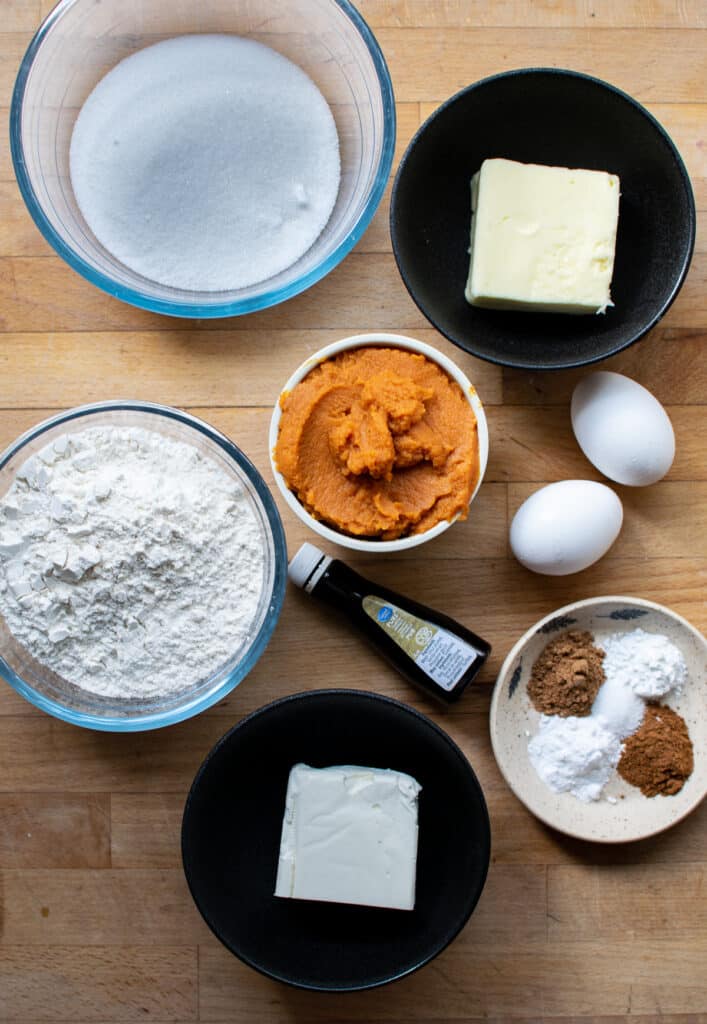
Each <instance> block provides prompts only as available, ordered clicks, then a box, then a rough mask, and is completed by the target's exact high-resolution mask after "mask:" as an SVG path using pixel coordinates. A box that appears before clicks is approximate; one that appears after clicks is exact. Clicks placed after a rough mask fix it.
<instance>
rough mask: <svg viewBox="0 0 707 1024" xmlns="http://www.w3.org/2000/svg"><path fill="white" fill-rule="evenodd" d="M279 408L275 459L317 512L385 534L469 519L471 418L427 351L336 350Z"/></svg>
mask: <svg viewBox="0 0 707 1024" xmlns="http://www.w3.org/2000/svg"><path fill="white" fill-rule="evenodd" d="M280 405H281V408H282V416H281V419H280V432H279V436H278V440H277V446H276V448H275V463H276V465H277V468H278V469H279V471H280V473H282V475H283V477H284V478H285V480H286V482H287V485H288V487H289V488H290V490H292V491H294V492H295V494H296V495H297V497H298V498H299V500H300V502H301V503H302V504H303V505H304V506H305V508H306V509H307V510H308V511H309V512H310V514H311V515H313V516H314V517H315V518H317V519H320V520H322V521H323V522H325V523H327V524H328V525H329V526H332V527H334V529H337V530H340V531H342V532H344V533H347V534H351V535H353V536H359V537H377V538H379V539H381V540H393V539H394V538H396V537H404V536H406V535H409V534H417V533H423V532H424V531H426V530H429V529H431V528H432V527H433V526H435V525H436V524H437V523H439V522H441V521H443V520H450V519H453V518H454V517H455V516H459V517H460V518H462V519H464V518H466V514H467V506H468V504H469V499H470V498H471V495H472V492H473V490H474V487H475V485H476V481H477V479H478V475H479V444H478V437H477V427H476V417H475V415H474V412H473V410H472V408H471V406H470V405H469V402H468V401H467V399H466V397H465V396H464V393H463V392H462V389H461V388H460V386H459V385H458V384H457V382H456V381H455V380H453V379H452V378H451V377H449V376H448V374H446V373H445V372H444V370H442V369H441V368H440V367H439V366H438V365H437V364H436V363H433V362H432V361H431V360H429V359H427V358H426V356H423V355H420V354H418V353H415V352H409V351H406V350H405V349H399V348H377V347H370V348H359V349H353V350H351V351H348V352H342V353H341V354H340V355H338V356H335V357H334V358H332V359H328V360H326V361H325V362H323V363H320V364H319V366H317V367H315V369H313V370H312V371H311V372H310V373H308V374H307V376H306V377H305V378H304V379H303V380H301V381H300V383H299V384H297V385H296V387H294V388H293V389H292V391H291V392H289V393H286V394H284V395H283V396H282V398H281V400H280Z"/></svg>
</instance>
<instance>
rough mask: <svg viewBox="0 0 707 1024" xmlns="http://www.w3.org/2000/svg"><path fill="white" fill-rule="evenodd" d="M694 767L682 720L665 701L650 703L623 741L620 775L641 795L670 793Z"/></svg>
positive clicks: (681, 783) (673, 791)
mask: <svg viewBox="0 0 707 1024" xmlns="http://www.w3.org/2000/svg"><path fill="white" fill-rule="evenodd" d="M693 766H694V759H693V752H692V740H691V739H690V734H689V732H688V731H687V725H686V723H685V719H684V718H683V717H682V715H679V714H678V713H677V711H673V710H672V708H669V707H666V706H665V705H664V704H662V705H661V704H649V705H648V706H647V707H646V713H645V715H644V717H643V721H642V722H641V725H640V727H639V728H638V729H637V731H636V732H635V733H634V734H633V735H632V736H629V737H628V738H627V740H626V741H625V743H624V749H623V753H622V755H621V760H620V761H619V764H618V771H619V774H620V775H621V776H623V778H624V779H626V781H627V782H630V783H631V785H632V786H637V787H638V789H640V791H641V792H642V793H643V795H644V796H657V795H658V793H662V795H663V796H673V794H675V793H678V792H679V791H680V790H681V789H682V787H683V786H684V785H685V780H686V779H687V778H689V777H690V775H691V774H692V769H693Z"/></svg>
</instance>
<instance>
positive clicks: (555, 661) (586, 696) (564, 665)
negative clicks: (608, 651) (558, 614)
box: [528, 629, 604, 717]
mask: <svg viewBox="0 0 707 1024" xmlns="http://www.w3.org/2000/svg"><path fill="white" fill-rule="evenodd" d="M592 639H593V638H592V634H591V633H588V632H586V631H581V630H578V629H571V630H569V631H568V632H567V633H563V634H562V636H558V637H557V638H556V639H555V640H553V641H551V643H549V644H548V645H547V647H546V648H545V649H544V650H543V651H542V653H541V654H540V656H539V657H538V658H537V659H536V661H535V664H534V665H533V670H532V672H531V675H530V679H529V680H528V696H529V697H530V699H531V701H532V702H533V706H534V707H535V709H536V710H537V711H540V712H541V713H542V714H544V715H562V716H564V717H567V716H569V715H578V716H582V715H588V714H589V713H590V712H591V710H592V704H593V703H594V698H595V697H596V695H597V691H598V690H599V687H600V686H601V684H602V683H603V682H604V669H603V668H602V661H603V660H604V652H603V651H601V650H600V649H599V648H598V647H595V646H594V644H593V642H592Z"/></svg>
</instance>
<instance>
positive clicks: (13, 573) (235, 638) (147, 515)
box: [0, 426, 265, 698]
mask: <svg viewBox="0 0 707 1024" xmlns="http://www.w3.org/2000/svg"><path fill="white" fill-rule="evenodd" d="M264 565H265V540H264V537H263V531H262V527H261V526H260V524H259V522H258V520H257V518H256V515H255V512H254V511H253V509H252V507H251V505H250V503H249V501H248V499H247V497H246V495H245V494H244V492H243V489H242V487H241V485H240V484H239V483H238V482H237V481H236V480H234V479H233V478H232V477H231V476H229V475H228V474H227V473H226V471H225V470H224V469H221V468H220V467H219V466H218V464H217V463H216V462H215V461H213V460H211V459H209V458H208V457H206V456H204V455H203V454H202V453H201V452H199V451H198V450H197V449H196V448H195V447H193V446H192V445H189V444H184V443H182V442H180V441H175V440H172V439H170V438H166V437H164V436H162V435H161V434H158V433H156V432H153V431H149V430H144V429H142V428H135V427H108V426H100V427H91V428H88V429H86V430H82V431H79V432H77V433H75V434H71V435H65V436H63V437H60V438H58V439H57V440H55V441H54V442H53V443H50V444H48V445H47V446H46V447H45V448H43V449H42V450H41V451H40V452H38V453H37V454H36V455H34V456H32V457H31V458H30V459H28V460H27V462H25V464H24V465H23V466H22V467H21V468H20V469H19V471H18V473H17V479H16V480H15V482H14V483H13V485H12V487H11V488H10V490H9V491H8V493H7V494H6V495H5V497H4V498H3V499H2V501H0V614H2V616H3V617H4V618H5V621H6V623H7V625H8V627H9V629H10V631H11V632H12V634H13V635H14V637H15V639H16V640H17V641H19V643H20V644H22V645H23V646H24V647H25V648H26V649H27V650H28V651H29V652H30V654H31V655H32V656H33V657H34V658H36V659H37V660H38V661H40V662H42V663H43V664H45V665H46V666H48V667H49V668H50V669H52V670H53V671H55V672H57V673H59V674H60V675H61V676H63V677H64V678H65V679H67V680H68V681H69V682H71V683H74V684H76V685H77V686H79V687H82V688H83V689H85V690H89V691H91V692H92V693H96V694H100V695H103V696H105V697H111V698H115V697H125V698H148V697H155V696H162V695H166V694H172V693H176V692H177V691H179V690H182V689H184V688H187V687H190V686H192V685H194V684H196V683H197V682H199V681H200V680H202V679H205V678H206V677H208V676H209V675H210V674H211V673H212V672H214V671H215V670H216V669H218V668H219V667H220V666H221V665H222V664H223V663H224V662H225V661H226V660H227V659H228V658H229V657H230V656H231V655H232V654H233V653H234V652H235V651H236V650H237V649H238V648H239V647H240V646H241V645H242V644H244V643H245V642H247V640H248V637H249V631H250V630H251V627H252V626H253V624H254V620H255V617H256V614H257V612H258V605H259V599H260V596H261V593H262V589H263V586H264Z"/></svg>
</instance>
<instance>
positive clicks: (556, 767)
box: [528, 715, 621, 803]
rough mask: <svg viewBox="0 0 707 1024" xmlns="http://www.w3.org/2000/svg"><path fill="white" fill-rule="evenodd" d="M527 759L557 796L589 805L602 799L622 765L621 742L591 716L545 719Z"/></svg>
mask: <svg viewBox="0 0 707 1024" xmlns="http://www.w3.org/2000/svg"><path fill="white" fill-rule="evenodd" d="M528 756H529V757H530V761H531V764H532V765H533V767H534V768H535V771H536V772H537V773H538V775H539V776H540V778H541V779H542V780H543V782H544V783H545V784H546V785H547V786H549V787H550V789H552V790H553V791H554V792H555V793H571V794H572V795H573V796H576V797H577V798H578V799H579V800H582V801H584V802H585V803H589V802H590V801H592V800H598V799H599V797H600V796H601V791H602V789H603V788H604V786H605V785H606V783H607V782H608V781H609V779H610V778H611V776H612V774H613V772H614V769H615V768H616V765H617V764H618V763H619V758H620V757H621V740H620V739H619V738H618V736H616V735H615V733H613V732H612V731H611V730H610V729H608V728H606V726H605V725H604V724H603V723H602V722H601V721H599V720H597V719H595V718H593V717H592V716H591V715H589V716H586V717H584V718H578V717H576V716H571V717H569V718H562V717H561V716H560V715H542V716H541V718H540V724H539V727H538V732H537V733H536V735H535V736H533V738H532V740H531V741H530V743H529V744H528Z"/></svg>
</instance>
